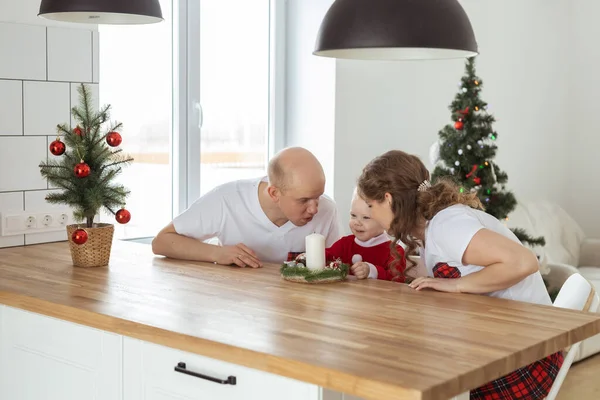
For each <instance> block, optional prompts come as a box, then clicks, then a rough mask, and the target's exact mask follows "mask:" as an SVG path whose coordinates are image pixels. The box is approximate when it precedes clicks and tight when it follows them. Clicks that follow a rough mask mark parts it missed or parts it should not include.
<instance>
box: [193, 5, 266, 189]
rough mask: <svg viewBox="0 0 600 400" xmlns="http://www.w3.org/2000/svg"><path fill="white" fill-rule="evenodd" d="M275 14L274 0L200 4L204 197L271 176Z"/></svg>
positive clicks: (201, 165)
mask: <svg viewBox="0 0 600 400" xmlns="http://www.w3.org/2000/svg"><path fill="white" fill-rule="evenodd" d="M232 10H233V11H234V12H232ZM269 12H270V7H269V0H202V1H200V9H199V15H200V30H199V33H200V37H199V38H198V40H197V42H196V46H197V49H196V50H198V51H199V60H200V65H199V66H200V68H199V74H200V79H199V81H198V83H199V89H198V90H199V95H200V96H199V97H200V104H199V106H200V107H201V112H202V115H201V116H200V118H201V130H200V132H201V133H200V137H201V140H200V165H199V168H200V182H199V184H200V194H201V195H202V194H204V193H206V192H208V191H209V190H211V189H213V188H214V187H215V186H217V185H220V184H222V183H225V182H229V181H232V180H235V179H241V178H251V177H258V176H260V175H264V174H265V173H266V169H265V166H266V163H267V159H268V147H267V146H268V137H269V53H270V52H269V46H270V43H269V19H270V18H269ZM191 73H198V71H192V72H191Z"/></svg>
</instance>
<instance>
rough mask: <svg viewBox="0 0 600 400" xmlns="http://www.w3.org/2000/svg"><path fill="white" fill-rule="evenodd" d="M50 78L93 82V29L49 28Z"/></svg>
mask: <svg viewBox="0 0 600 400" xmlns="http://www.w3.org/2000/svg"><path fill="white" fill-rule="evenodd" d="M48 80H51V81H69V82H92V31H91V30H89V31H88V30H82V29H69V28H53V27H49V28H48Z"/></svg>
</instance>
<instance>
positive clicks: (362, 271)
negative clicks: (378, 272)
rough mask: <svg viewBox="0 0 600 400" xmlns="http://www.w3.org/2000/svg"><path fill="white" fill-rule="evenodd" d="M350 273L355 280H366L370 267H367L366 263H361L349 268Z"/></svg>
mask: <svg viewBox="0 0 600 400" xmlns="http://www.w3.org/2000/svg"><path fill="white" fill-rule="evenodd" d="M350 271H352V273H353V274H354V276H356V278H357V279H367V278H368V277H369V272H371V267H369V264H367V263H366V262H362V261H361V262H357V263H356V264H354V265H353V266H351V267H350Z"/></svg>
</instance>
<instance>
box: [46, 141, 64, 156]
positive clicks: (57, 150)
mask: <svg viewBox="0 0 600 400" xmlns="http://www.w3.org/2000/svg"><path fill="white" fill-rule="evenodd" d="M66 149H67V146H65V144H64V143H63V142H61V141H60V138H56V140H55V141H53V142H52V143H50V153H52V154H54V155H55V156H60V155H62V154H64V152H65V150H66Z"/></svg>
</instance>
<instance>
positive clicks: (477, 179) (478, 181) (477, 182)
mask: <svg viewBox="0 0 600 400" xmlns="http://www.w3.org/2000/svg"><path fill="white" fill-rule="evenodd" d="M473 182H475V184H476V185H479V184H480V183H481V178H479V177H475V178H473Z"/></svg>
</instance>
